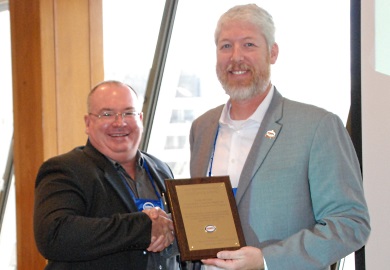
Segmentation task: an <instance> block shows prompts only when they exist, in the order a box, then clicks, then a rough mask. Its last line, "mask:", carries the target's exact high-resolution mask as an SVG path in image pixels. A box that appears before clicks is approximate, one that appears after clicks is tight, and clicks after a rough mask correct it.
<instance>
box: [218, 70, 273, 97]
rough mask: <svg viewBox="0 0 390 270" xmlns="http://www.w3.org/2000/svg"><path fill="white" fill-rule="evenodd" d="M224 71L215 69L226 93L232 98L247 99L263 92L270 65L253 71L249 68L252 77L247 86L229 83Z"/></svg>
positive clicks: (266, 84) (267, 80)
mask: <svg viewBox="0 0 390 270" xmlns="http://www.w3.org/2000/svg"><path fill="white" fill-rule="evenodd" d="M224 72H227V71H224ZM224 72H221V71H217V76H218V79H219V81H220V83H221V85H222V87H223V89H224V90H225V92H226V94H227V95H229V96H230V98H231V99H232V100H237V101H241V100H247V99H250V98H252V97H254V96H256V95H258V94H261V93H264V92H265V91H266V90H267V87H268V85H269V83H270V77H271V67H270V66H269V65H268V67H267V68H266V69H264V70H262V71H257V72H255V71H253V70H251V72H252V73H253V74H254V77H253V80H252V82H251V83H250V85H247V86H242V85H231V84H229V83H228V81H227V79H226V76H225V73H224Z"/></svg>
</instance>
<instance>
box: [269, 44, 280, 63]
mask: <svg viewBox="0 0 390 270" xmlns="http://www.w3.org/2000/svg"><path fill="white" fill-rule="evenodd" d="M278 55H279V46H278V44H277V43H276V42H275V43H274V44H273V45H272V47H271V53H270V63H271V64H275V63H276V60H277V59H278Z"/></svg>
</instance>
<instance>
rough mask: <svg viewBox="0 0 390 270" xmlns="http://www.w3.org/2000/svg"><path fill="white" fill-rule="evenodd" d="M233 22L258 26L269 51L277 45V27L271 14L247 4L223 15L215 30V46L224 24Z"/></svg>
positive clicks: (254, 5)
mask: <svg viewBox="0 0 390 270" xmlns="http://www.w3.org/2000/svg"><path fill="white" fill-rule="evenodd" d="M233 20H238V21H245V22H249V23H252V24H254V25H256V26H258V27H259V28H260V29H261V32H262V34H263V36H264V38H265V40H266V42H267V45H268V48H269V49H271V47H272V45H273V44H274V43H275V25H274V21H273V18H272V16H271V14H269V13H268V12H267V11H266V10H265V9H263V8H261V7H259V6H257V5H256V4H247V5H238V6H234V7H232V8H231V9H229V10H228V11H226V12H225V13H224V14H222V16H221V17H220V18H219V20H218V23H217V28H216V29H215V34H214V38H215V44H217V40H218V37H219V34H220V32H221V28H222V26H223V24H224V23H226V22H229V21H233Z"/></svg>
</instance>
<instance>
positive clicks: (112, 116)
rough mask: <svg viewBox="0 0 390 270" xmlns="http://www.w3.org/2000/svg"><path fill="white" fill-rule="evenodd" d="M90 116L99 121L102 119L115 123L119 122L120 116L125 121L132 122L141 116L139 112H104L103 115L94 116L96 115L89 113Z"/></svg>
mask: <svg viewBox="0 0 390 270" xmlns="http://www.w3.org/2000/svg"><path fill="white" fill-rule="evenodd" d="M88 114H90V115H93V116H96V117H97V118H99V119H102V120H104V121H107V122H111V121H112V122H114V121H116V120H118V117H119V116H122V119H123V120H125V121H126V120H130V119H134V118H135V117H136V116H137V115H140V114H141V113H139V112H134V111H129V112H122V113H114V112H102V113H101V114H94V113H88Z"/></svg>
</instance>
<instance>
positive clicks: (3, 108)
mask: <svg viewBox="0 0 390 270" xmlns="http://www.w3.org/2000/svg"><path fill="white" fill-rule="evenodd" d="M0 40H1V42H0V59H1V60H0V83H1V98H0V130H1V132H0V149H2V151H0V176H1V178H0V209H2V211H3V213H4V216H3V217H2V218H3V219H2V223H1V224H0V229H1V231H0V269H7V270H14V269H16V208H15V186H14V183H15V182H14V179H13V177H12V179H8V175H6V174H5V170H6V164H7V160H8V153H9V151H8V150H9V148H10V144H11V140H12V134H13V108H12V68H11V34H10V18H9V11H8V1H1V2H0ZM5 176H7V177H5ZM8 181H11V182H10V183H9V182H8ZM7 185H9V190H8V194H6V192H7V188H6V186H7ZM3 203H4V204H3ZM2 207H4V208H2Z"/></svg>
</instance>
